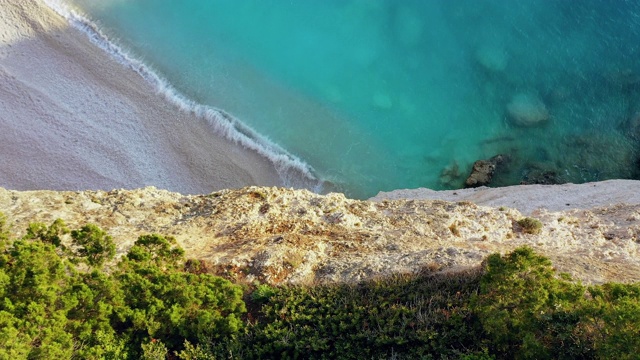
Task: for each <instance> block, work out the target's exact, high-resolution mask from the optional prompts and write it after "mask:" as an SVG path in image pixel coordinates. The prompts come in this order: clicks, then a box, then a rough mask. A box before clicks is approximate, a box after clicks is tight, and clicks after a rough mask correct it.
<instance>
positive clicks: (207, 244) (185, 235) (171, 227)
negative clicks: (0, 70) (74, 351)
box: [0, 181, 640, 284]
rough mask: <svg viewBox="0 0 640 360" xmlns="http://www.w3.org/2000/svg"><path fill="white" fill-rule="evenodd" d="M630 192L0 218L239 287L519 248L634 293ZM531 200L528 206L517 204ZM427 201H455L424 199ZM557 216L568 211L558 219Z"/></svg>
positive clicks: (26, 197)
mask: <svg viewBox="0 0 640 360" xmlns="http://www.w3.org/2000/svg"><path fill="white" fill-rule="evenodd" d="M638 189H640V182H639V181H608V182H602V183H593V184H583V185H562V186H555V185H554V186H544V187H540V186H524V187H509V188H502V189H490V191H489V192H490V194H491V196H489V197H488V199H489V200H486V199H485V200H483V199H482V198H478V196H479V195H478V194H480V191H482V190H485V191H488V190H487V189H469V190H457V191H455V192H454V191H451V192H448V193H447V192H430V191H422V192H421V193H414V192H412V191H405V192H404V193H398V192H394V193H391V194H380V195H378V196H377V197H376V198H374V199H372V200H367V201H359V200H351V199H347V198H345V196H344V195H342V194H338V193H331V194H328V195H318V194H315V193H312V192H309V191H306V190H292V189H283V188H269V187H247V188H243V189H239V190H222V191H219V192H214V193H211V194H209V195H198V196H186V195H181V194H179V193H174V192H169V191H165V190H159V189H156V188H154V187H147V188H144V189H137V190H113V191H109V192H106V191H80V192H71V191H12V190H5V189H2V188H0V211H2V212H4V213H5V215H6V216H7V217H8V220H9V222H10V223H12V224H13V226H14V228H13V230H14V232H15V233H16V234H18V235H23V234H24V230H25V229H26V227H27V225H28V223H30V222H44V223H51V222H52V221H53V220H55V219H57V218H61V219H63V220H64V221H65V222H66V223H67V224H68V225H69V227H70V228H77V227H80V226H82V225H84V224H86V223H95V224H97V225H98V226H100V227H101V228H103V229H104V230H105V231H106V232H107V233H109V234H110V235H111V236H112V237H113V239H114V241H115V242H116V244H117V249H118V253H119V254H123V253H124V252H126V251H127V249H128V248H129V247H130V246H131V245H132V244H133V242H134V241H135V240H136V238H137V237H138V236H139V235H142V234H148V233H159V234H163V235H167V236H173V237H175V238H176V240H177V241H178V243H179V244H180V245H181V246H182V247H183V248H184V249H185V251H186V255H187V257H192V258H198V259H202V260H206V261H207V263H208V264H209V266H210V269H211V271H213V272H215V273H217V274H219V275H223V276H226V277H230V278H234V279H236V280H239V281H253V280H260V281H264V282H268V283H272V284H277V283H283V282H286V283H322V282H343V281H358V280H364V279H370V278H374V277H377V276H384V275H388V274H391V273H399V272H425V271H427V272H440V271H455V270H458V269H462V268H467V267H472V266H476V265H479V264H480V263H481V262H482V260H483V259H484V258H485V257H486V256H487V255H489V254H491V253H494V252H500V253H505V252H508V251H510V250H512V249H514V248H516V247H518V246H522V245H529V246H531V247H532V248H534V249H535V250H536V251H537V252H539V253H540V254H543V255H545V256H547V257H549V258H550V259H551V260H552V261H553V263H554V265H555V266H556V268H557V269H558V270H559V271H561V272H567V273H569V274H571V275H572V276H573V277H574V278H575V279H578V280H581V281H582V282H584V283H602V282H606V281H617V282H637V281H640V256H638V255H639V252H640V240H639V236H640V235H639V234H640V200H639V199H637V196H638V195H637V194H639V193H640V192H638ZM534 190H535V192H536V193H537V194H538V195H537V196H538V198H536V197H535V196H532V195H531V194H532V193H529V192H531V191H534ZM454 193H455V194H454ZM425 194H426V195H425ZM474 194H475V196H476V198H474V197H473V195H474ZM500 194H502V195H500ZM523 194H530V195H526V196H525V195H523ZM576 194H577V195H576ZM436 195H438V196H440V195H441V197H444V198H446V197H447V196H449V198H447V199H450V198H451V197H454V198H453V199H456V200H457V201H453V202H452V201H444V200H437V199H436V200H434V199H426V198H427V197H428V196H432V197H433V196H436ZM614 195H615V196H614ZM403 196H404V198H401V197H403ZM483 196H484V195H483ZM407 197H413V198H407ZM545 197H546V200H544V199H545ZM390 198H392V200H390ZM478 199H479V200H478ZM536 199H537V200H536ZM580 199H582V200H580ZM469 200H476V201H477V202H479V203H481V204H482V203H484V204H487V205H495V206H500V205H499V204H504V205H501V206H500V207H490V206H482V205H478V204H476V203H474V202H471V201H469ZM516 200H518V201H516ZM543 200H544V201H543ZM586 200H588V202H585V201H586ZM505 201H506V202H505ZM509 201H512V203H510V202H509ZM513 201H515V202H513ZM581 201H582V203H581ZM625 202H626V203H625ZM566 204H570V205H566ZM507 205H511V206H513V207H516V208H519V210H518V209H516V208H510V207H508V206H507ZM538 205H541V206H542V205H547V206H545V207H546V208H540V206H538ZM564 207H568V208H570V209H566V210H562V211H560V209H564ZM525 214H526V215H525ZM527 217H531V218H534V219H537V220H539V221H540V222H541V225H542V226H541V228H540V229H539V233H537V234H536V233H531V231H529V229H527V228H526V226H523V225H522V224H523V222H522V221H521V220H523V219H525V218H527ZM534 232H537V231H534Z"/></svg>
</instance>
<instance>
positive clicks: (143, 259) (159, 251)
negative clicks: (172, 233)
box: [127, 234, 184, 268]
mask: <svg viewBox="0 0 640 360" xmlns="http://www.w3.org/2000/svg"><path fill="white" fill-rule="evenodd" d="M175 244H176V240H175V239H174V238H172V237H167V238H165V237H164V236H161V235H158V234H151V235H143V236H140V237H139V238H138V240H136V242H135V244H134V245H133V247H132V248H131V249H130V250H129V253H127V259H129V260H131V261H133V262H135V263H139V264H155V265H158V266H162V267H173V268H175V267H176V266H178V264H179V263H180V261H182V260H183V257H184V250H182V249H181V248H179V247H177V246H175Z"/></svg>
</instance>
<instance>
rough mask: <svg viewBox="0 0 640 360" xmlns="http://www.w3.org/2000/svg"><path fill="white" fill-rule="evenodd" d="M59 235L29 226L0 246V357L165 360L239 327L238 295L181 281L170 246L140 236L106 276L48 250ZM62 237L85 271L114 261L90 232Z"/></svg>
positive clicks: (101, 238) (58, 226)
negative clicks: (24, 233)
mask: <svg viewBox="0 0 640 360" xmlns="http://www.w3.org/2000/svg"><path fill="white" fill-rule="evenodd" d="M2 226H5V224H2ZM63 229H65V227H64V223H63V222H62V221H56V222H54V223H53V224H52V225H51V226H46V225H44V224H31V225H30V226H29V228H28V230H27V236H25V237H24V238H23V239H21V240H16V241H13V242H12V243H11V244H9V242H7V243H5V244H4V245H5V247H4V251H3V252H2V255H1V256H2V257H0V299H1V301H0V358H3V359H4V358H17V359H20V358H38V359H40V358H43V359H51V358H61V359H67V358H86V359H104V358H110V359H127V358H130V359H138V358H150V359H156V358H158V359H159V358H162V359H164V358H165V355H166V354H167V353H168V352H172V351H178V350H181V348H182V346H183V344H184V342H185V340H190V341H192V342H197V341H198V339H200V338H208V339H219V338H225V337H229V338H230V337H232V336H233V335H234V334H236V333H238V332H239V331H240V330H241V329H242V328H243V322H242V320H241V316H242V314H243V313H244V312H245V311H246V310H245V305H244V302H243V301H242V290H241V288H240V287H239V286H236V285H233V284H231V283H230V282H228V281H226V280H224V279H221V278H218V277H214V276H211V275H208V274H199V275H196V274H190V273H187V272H185V271H184V269H183V268H181V267H180V265H181V263H180V261H181V259H182V254H183V251H182V250H181V249H180V248H178V247H177V246H175V245H174V244H173V243H174V241H173V240H172V239H170V240H167V239H165V238H163V237H162V236H159V235H148V236H141V237H140V238H139V239H138V241H136V243H135V245H134V246H133V247H132V251H131V252H129V254H128V255H127V256H126V257H125V258H124V259H123V260H122V261H121V263H120V264H118V265H117V267H116V268H115V269H114V270H113V271H111V272H110V273H107V272H104V271H102V270H100V269H99V268H94V269H93V270H92V271H90V272H82V271H79V270H78V269H76V267H75V265H74V263H72V262H70V261H69V260H70V259H68V258H65V257H63V256H67V255H69V256H70V254H68V253H64V252H57V251H56V247H55V246H54V244H59V242H58V241H56V240H55V239H56V237H58V238H59V236H60V235H61V234H62V233H63V232H64V231H66V230H63ZM71 235H72V237H73V239H74V241H75V243H76V245H78V248H79V249H78V250H77V253H78V254H80V255H81V256H84V257H86V259H87V260H86V261H87V262H88V263H89V264H90V265H93V266H98V265H101V264H102V263H104V262H105V261H106V260H108V259H109V258H111V257H113V255H114V253H115V247H114V246H113V242H112V240H111V238H110V237H109V236H108V235H107V234H106V233H105V232H104V231H102V230H101V229H99V228H98V227H97V226H95V225H87V226H84V227H82V228H81V229H79V230H74V231H72V232H71ZM7 239H9V236H7ZM196 349H199V351H201V352H202V350H201V348H199V347H196Z"/></svg>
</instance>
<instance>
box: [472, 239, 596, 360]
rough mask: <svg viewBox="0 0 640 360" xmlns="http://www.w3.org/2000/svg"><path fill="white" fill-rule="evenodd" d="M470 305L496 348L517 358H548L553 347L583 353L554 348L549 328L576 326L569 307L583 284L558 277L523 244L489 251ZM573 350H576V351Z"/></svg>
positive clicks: (562, 329) (580, 351) (554, 350)
mask: <svg viewBox="0 0 640 360" xmlns="http://www.w3.org/2000/svg"><path fill="white" fill-rule="evenodd" d="M485 271H486V272H485V274H484V276H483V277H482V281H481V286H480V293H479V294H478V296H477V297H475V299H474V302H473V310H474V312H475V313H476V314H477V315H478V317H479V319H480V322H481V323H482V327H483V328H484V330H485V331H486V333H487V334H488V336H489V338H490V339H491V342H490V348H491V350H493V351H494V352H495V353H500V354H510V355H511V356H513V357H516V358H550V357H551V355H552V354H555V353H558V352H560V353H573V354H576V353H577V354H580V355H586V354H584V352H586V351H588V350H587V349H581V348H579V346H578V348H573V347H571V348H569V349H567V348H560V349H559V348H556V347H557V346H560V345H561V344H556V343H555V338H554V336H555V335H557V334H556V333H554V332H560V333H564V332H565V331H567V330H568V329H573V328H575V326H576V324H577V321H578V318H577V317H576V316H575V314H574V313H573V310H574V308H575V307H576V305H579V304H580V301H581V299H582V297H583V294H584V288H583V287H582V286H580V285H574V284H572V283H570V282H567V281H563V280H560V279H557V278H556V277H555V271H554V270H553V267H552V265H551V262H550V261H549V260H548V259H547V258H545V257H542V256H539V255H536V254H535V253H534V252H533V250H532V249H531V248H527V247H522V248H518V249H516V250H514V251H513V252H512V253H511V254H508V255H507V256H505V257H501V256H500V255H499V254H494V255H491V256H489V258H488V259H487V261H486V267H485ZM577 354H576V355H577Z"/></svg>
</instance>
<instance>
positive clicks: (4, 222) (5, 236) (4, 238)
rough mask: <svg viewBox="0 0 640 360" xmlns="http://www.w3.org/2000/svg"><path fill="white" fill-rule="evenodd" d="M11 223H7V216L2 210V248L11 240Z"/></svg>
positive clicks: (0, 230)
mask: <svg viewBox="0 0 640 360" xmlns="http://www.w3.org/2000/svg"><path fill="white" fill-rule="evenodd" d="M9 236H10V235H9V224H7V216H6V215H5V214H4V213H2V212H0V248H2V246H4V245H3V244H5V243H6V242H7V241H9Z"/></svg>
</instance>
